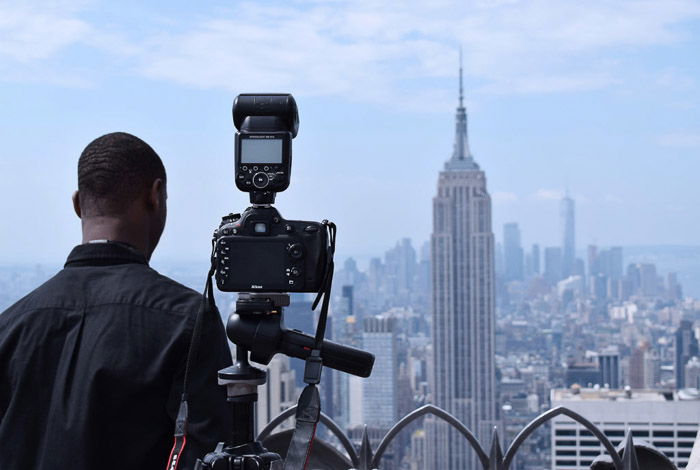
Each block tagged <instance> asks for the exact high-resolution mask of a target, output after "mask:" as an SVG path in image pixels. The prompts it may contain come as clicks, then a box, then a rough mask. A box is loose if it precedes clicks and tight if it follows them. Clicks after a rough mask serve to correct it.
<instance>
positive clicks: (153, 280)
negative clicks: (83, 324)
mask: <svg viewBox="0 0 700 470" xmlns="http://www.w3.org/2000/svg"><path fill="white" fill-rule="evenodd" d="M201 303H202V295H201V294H200V293H198V292H196V291H195V290H193V289H190V288H189V287H186V286H184V285H182V284H180V283H179V282H177V281H174V280H173V279H170V278H169V277H167V276H164V275H162V274H160V273H158V272H157V271H156V270H154V269H152V268H150V267H149V266H146V265H143V264H123V265H114V266H82V267H68V268H64V269H63V270H61V271H59V272H58V273H57V274H56V275H55V276H53V277H52V278H51V279H49V280H48V281H46V282H45V283H44V284H42V285H41V286H39V287H37V288H36V289H34V290H33V291H32V292H30V293H29V294H27V295H26V296H24V297H23V298H22V299H20V300H19V301H17V302H16V303H15V304H14V305H12V306H11V307H9V308H8V309H7V310H6V311H5V312H4V313H2V314H0V325H2V324H3V323H5V324H7V322H9V321H12V319H13V318H14V317H15V316H17V315H21V312H27V311H37V310H43V309H50V310H60V309H67V310H75V309H79V308H92V307H99V306H101V305H117V304H123V305H128V306H132V307H135V308H144V309H152V310H158V311H162V312H168V313H170V314H172V315H174V316H176V317H180V318H182V317H189V318H190V319H193V318H194V316H195V315H196V313H197V311H198V309H199V308H200V306H201Z"/></svg>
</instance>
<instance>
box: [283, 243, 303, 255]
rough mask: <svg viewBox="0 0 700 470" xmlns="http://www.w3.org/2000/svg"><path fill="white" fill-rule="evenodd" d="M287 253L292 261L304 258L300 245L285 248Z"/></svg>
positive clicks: (294, 244)
mask: <svg viewBox="0 0 700 470" xmlns="http://www.w3.org/2000/svg"><path fill="white" fill-rule="evenodd" d="M287 253H289V256H291V257H292V258H294V259H299V258H301V257H302V256H304V247H303V246H302V244H301V243H292V244H290V245H288V246H287Z"/></svg>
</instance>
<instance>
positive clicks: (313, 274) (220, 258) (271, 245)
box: [214, 206, 328, 292]
mask: <svg viewBox="0 0 700 470" xmlns="http://www.w3.org/2000/svg"><path fill="white" fill-rule="evenodd" d="M214 240H215V249H214V260H215V268H216V271H215V273H216V274H215V279H216V286H217V287H218V288H219V290H221V291H223V292H318V291H319V290H320V289H321V285H322V282H323V277H324V275H325V271H326V265H327V256H328V254H327V247H328V232H327V230H326V226H325V225H324V224H323V223H319V222H308V221H303V220H285V219H284V218H282V216H281V215H280V213H279V212H278V211H277V209H275V208H274V207H270V206H253V207H249V208H248V209H246V210H245V212H243V214H229V215H227V216H225V217H223V218H222V220H221V225H220V226H219V228H218V229H217V230H216V231H215V232H214Z"/></svg>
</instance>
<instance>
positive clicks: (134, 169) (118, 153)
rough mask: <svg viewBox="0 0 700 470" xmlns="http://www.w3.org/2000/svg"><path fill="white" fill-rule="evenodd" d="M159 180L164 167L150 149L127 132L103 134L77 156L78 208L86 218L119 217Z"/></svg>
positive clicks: (163, 173)
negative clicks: (78, 157)
mask: <svg viewBox="0 0 700 470" xmlns="http://www.w3.org/2000/svg"><path fill="white" fill-rule="evenodd" d="M158 178H161V179H162V180H163V181H165V167H164V166H163V162H162V161H161V159H160V157H159V156H158V154H157V153H156V152H155V151H154V150H153V149H152V148H151V146H150V145H148V144H147V143H146V142H144V141H143V140H141V139H139V138H138V137H136V136H134V135H131V134H127V133H126V132H112V133H111V134H105V135H103V136H101V137H98V138H97V139H95V140H93V141H92V142H90V143H89V144H88V146H87V147H85V150H83V153H81V154H80V159H79V160H78V194H79V196H80V207H81V209H82V211H83V212H84V213H85V215H87V216H109V215H111V216H114V215H120V214H122V213H124V211H125V210H126V209H127V208H128V207H129V205H130V204H131V203H132V202H133V201H134V200H136V198H137V197H138V196H140V195H141V194H143V192H144V191H148V190H149V189H150V187H151V185H152V184H153V182H154V181H155V180H156V179H158Z"/></svg>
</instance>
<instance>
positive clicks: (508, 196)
mask: <svg viewBox="0 0 700 470" xmlns="http://www.w3.org/2000/svg"><path fill="white" fill-rule="evenodd" d="M491 199H492V200H493V202H494V204H509V203H512V202H516V201H517V200H518V195H517V194H515V193H510V192H506V191H495V192H494V193H493V194H492V195H491Z"/></svg>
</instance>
